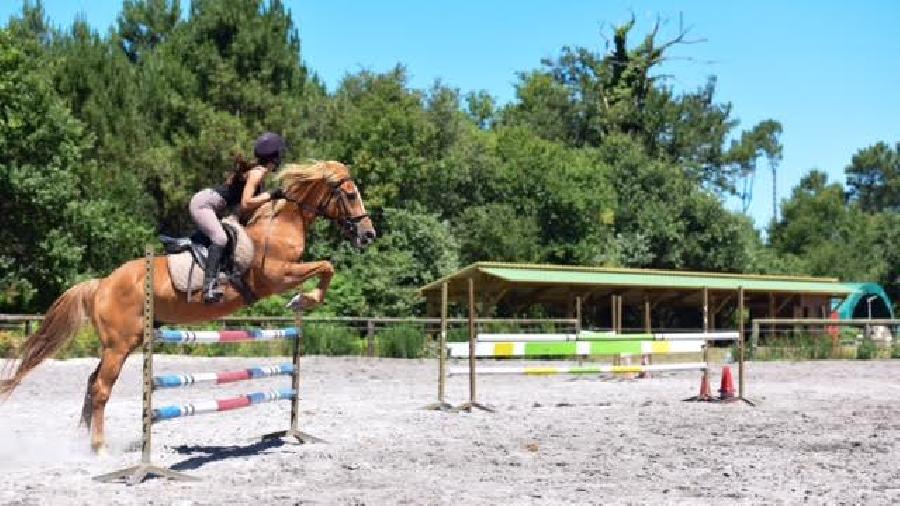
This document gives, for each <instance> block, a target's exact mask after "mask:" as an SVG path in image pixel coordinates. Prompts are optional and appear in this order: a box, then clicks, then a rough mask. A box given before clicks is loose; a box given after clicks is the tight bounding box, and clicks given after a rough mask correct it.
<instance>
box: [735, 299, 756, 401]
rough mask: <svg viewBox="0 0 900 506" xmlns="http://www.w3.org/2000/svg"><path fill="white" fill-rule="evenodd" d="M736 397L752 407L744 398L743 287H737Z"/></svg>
mask: <svg viewBox="0 0 900 506" xmlns="http://www.w3.org/2000/svg"><path fill="white" fill-rule="evenodd" d="M737 306H738V396H737V398H738V399H739V400H742V401H744V402H746V403H747V404H749V405H751V406H753V405H754V404H753V403H752V402H750V401H749V400H748V399H747V398H746V397H744V348H745V342H746V341H745V339H744V338H745V336H744V287H743V286H739V287H738V305H737Z"/></svg>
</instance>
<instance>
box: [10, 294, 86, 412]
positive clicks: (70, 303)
mask: <svg viewBox="0 0 900 506" xmlns="http://www.w3.org/2000/svg"><path fill="white" fill-rule="evenodd" d="M99 285H100V280H99V279H90V280H88V281H83V282H81V283H78V284H77V285H75V286H73V287H72V288H69V289H68V290H66V292H65V293H63V294H62V295H60V296H59V298H58V299H56V301H55V302H53V305H52V306H50V309H49V310H47V313H46V314H45V315H44V320H43V322H41V327H40V328H39V329H38V331H37V332H35V333H34V334H32V335H30V336H28V339H26V341H25V343H24V344H23V345H22V347H21V349H20V350H19V353H18V355H19V358H20V361H19V367H18V368H17V369H16V372H15V374H13V376H12V378H9V379H5V380H2V381H0V395H2V396H8V395H9V394H11V393H12V391H13V390H15V388H16V387H17V386H19V383H21V382H22V379H23V378H24V377H25V376H26V375H27V374H28V373H29V372H31V370H32V369H34V368H35V367H37V366H38V365H39V364H40V363H41V362H43V361H44V360H45V359H47V358H49V357H51V356H52V355H54V354H55V353H56V352H57V351H59V349H60V348H61V347H62V346H63V345H64V344H66V342H68V341H69V340H70V339H72V337H73V336H74V335H75V333H76V332H78V330H79V329H80V328H81V326H82V325H83V324H84V321H85V318H86V317H87V316H88V315H89V314H91V313H93V307H94V294H95V293H96V292H97V287H98V286H99ZM14 364H15V361H10V362H9V363H8V364H7V367H5V368H4V371H3V372H4V374H3V376H8V374H7V372H8V370H10V369H12V368H13V367H14Z"/></svg>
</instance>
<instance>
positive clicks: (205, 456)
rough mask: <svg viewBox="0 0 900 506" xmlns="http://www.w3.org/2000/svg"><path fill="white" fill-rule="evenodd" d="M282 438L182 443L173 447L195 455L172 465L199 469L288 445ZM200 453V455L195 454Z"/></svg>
mask: <svg viewBox="0 0 900 506" xmlns="http://www.w3.org/2000/svg"><path fill="white" fill-rule="evenodd" d="M288 444H290V443H286V442H285V441H283V440H281V439H267V440H263V441H259V442H256V443H253V444H250V445H244V446H240V445H227V446H204V445H181V446H176V447H174V448H173V449H174V450H175V451H176V452H177V453H179V454H181V455H193V456H192V457H190V458H188V459H185V460H182V461H181V462H178V463H176V464H174V465H173V466H171V467H170V469H172V470H173V471H189V470H194V469H199V468H200V467H202V466H204V465H206V464H208V463H210V462H221V461H224V460H228V459H237V458H243V457H252V456H256V455H260V454H263V453H265V452H267V451H268V450H271V449H274V448H278V447H281V446H285V445H288ZM195 454H200V455H195Z"/></svg>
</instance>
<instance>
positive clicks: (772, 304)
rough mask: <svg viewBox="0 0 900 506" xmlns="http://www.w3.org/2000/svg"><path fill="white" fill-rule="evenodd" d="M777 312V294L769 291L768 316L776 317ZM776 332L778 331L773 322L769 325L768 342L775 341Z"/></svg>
mask: <svg viewBox="0 0 900 506" xmlns="http://www.w3.org/2000/svg"><path fill="white" fill-rule="evenodd" d="M775 314H776V312H775V294H774V293H772V292H769V312H768V317H769V318H775ZM776 332H777V329H776V328H775V324H774V323H773V324H772V325H770V326H769V335H768V336H766V342H769V341H770V340H771V341H774V340H775V339H776Z"/></svg>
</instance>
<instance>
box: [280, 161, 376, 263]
mask: <svg viewBox="0 0 900 506" xmlns="http://www.w3.org/2000/svg"><path fill="white" fill-rule="evenodd" d="M278 177H279V178H280V179H282V181H284V187H285V195H286V196H287V197H288V199H289V200H292V201H294V202H296V203H298V204H299V205H300V206H301V208H303V209H305V210H307V211H314V212H315V213H316V214H317V215H319V216H324V217H325V218H328V219H329V220H331V221H334V222H335V223H338V224H339V225H340V226H341V230H342V231H343V233H344V237H346V238H347V239H349V240H350V241H351V242H352V243H353V245H354V246H356V247H357V248H360V249H362V248H365V247H366V246H368V245H369V244H372V242H374V241H375V237H376V235H377V234H376V232H375V225H373V224H372V220H371V218H369V214H368V213H366V206H365V204H363V200H362V195H360V193H359V188H357V187H356V183H354V182H353V179H352V178H351V177H350V170H349V169H348V168H347V166H346V165H344V164H342V163H340V162H333V161H329V162H317V163H314V164H311V165H293V164H288V165H285V166H284V168H283V169H282V170H281V171H280V173H279V175H278Z"/></svg>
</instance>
